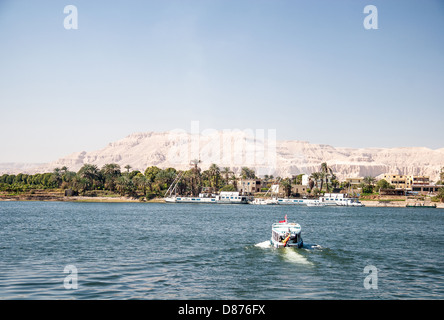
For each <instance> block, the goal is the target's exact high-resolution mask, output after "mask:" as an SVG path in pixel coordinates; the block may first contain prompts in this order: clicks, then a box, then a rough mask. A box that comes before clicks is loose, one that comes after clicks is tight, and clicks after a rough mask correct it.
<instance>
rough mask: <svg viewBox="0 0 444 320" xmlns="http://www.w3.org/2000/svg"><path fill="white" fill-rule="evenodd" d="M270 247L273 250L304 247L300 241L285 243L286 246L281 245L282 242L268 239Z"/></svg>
mask: <svg viewBox="0 0 444 320" xmlns="http://www.w3.org/2000/svg"><path fill="white" fill-rule="evenodd" d="M270 244H271V246H273V247H275V248H302V246H303V245H304V241H303V240H302V239H301V241H299V242H296V243H294V242H290V241H289V242H287V244H285V245H284V244H283V243H282V242H278V241H275V240H274V239H273V238H271V239H270Z"/></svg>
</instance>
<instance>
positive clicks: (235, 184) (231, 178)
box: [230, 174, 239, 190]
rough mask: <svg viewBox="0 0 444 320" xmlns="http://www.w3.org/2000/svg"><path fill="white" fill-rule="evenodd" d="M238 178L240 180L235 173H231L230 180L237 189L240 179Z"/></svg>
mask: <svg viewBox="0 0 444 320" xmlns="http://www.w3.org/2000/svg"><path fill="white" fill-rule="evenodd" d="M238 180H239V178H238V177H236V176H235V175H234V174H232V175H231V177H230V181H231V183H232V184H233V186H234V187H235V188H236V190H237V181H238Z"/></svg>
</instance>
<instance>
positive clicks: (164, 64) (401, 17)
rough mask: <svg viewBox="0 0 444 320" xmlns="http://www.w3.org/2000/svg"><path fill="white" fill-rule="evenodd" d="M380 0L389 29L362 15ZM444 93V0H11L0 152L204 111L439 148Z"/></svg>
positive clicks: (296, 131)
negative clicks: (73, 23)
mask: <svg viewBox="0 0 444 320" xmlns="http://www.w3.org/2000/svg"><path fill="white" fill-rule="evenodd" d="M69 4H72V5H75V6H76V7H77V9H78V29H77V30H66V29H65V28H64V25H63V21H64V19H65V17H66V16H67V14H64V13H63V9H64V7H65V6H66V5H69ZM368 4H373V5H375V6H376V7H377V9H378V26H379V29H378V30H366V29H365V28H364V26H363V20H364V18H365V16H366V14H364V13H363V9H364V7H365V6H366V5H368ZM443 101H444V1H439V0H436V1H434V0H427V1H423V0H422V1H419V0H418V1H405V0H402V1H401V0H399V1H395V0H391V1H358V0H350V1H339V0H338V1H331V0H328V1H327V0H326V1H316V0H313V1H307V0H304V1H296V0H281V1H273V0H202V1H197V0H180V1H169V0H158V1H91V0H89V1H71V0H69V1H68V0H67V1H60V0H58V1H43V0H41V1H31V0H29V1H24V0H14V1H12V0H11V1H8V0H6V1H5V0H0V117H1V118H0V119H1V122H0V123H1V124H0V137H1V138H0V150H1V151H0V162H46V161H52V160H55V159H57V158H59V157H62V156H65V155H67V154H70V153H72V152H76V151H82V150H86V151H92V150H95V149H99V148H102V147H104V146H105V145H107V144H108V143H109V142H111V141H115V140H117V139H120V138H123V137H125V136H126V135H128V134H130V133H133V132H144V131H167V130H171V129H175V128H182V129H185V130H190V123H191V121H193V120H197V121H200V128H201V129H205V128H215V129H230V128H233V129H234V128H237V129H246V128H251V129H277V138H278V139H297V140H307V141H310V142H312V143H322V144H330V145H333V146H341V147H343V146H349V147H395V146H425V147H430V148H433V149H435V148H442V147H444V130H443V121H444V102H443Z"/></svg>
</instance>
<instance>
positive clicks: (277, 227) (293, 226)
mask: <svg viewBox="0 0 444 320" xmlns="http://www.w3.org/2000/svg"><path fill="white" fill-rule="evenodd" d="M271 228H272V230H274V231H276V232H288V229H290V232H296V233H298V232H300V231H301V226H300V225H299V224H298V223H296V222H279V223H273V225H272V226H271Z"/></svg>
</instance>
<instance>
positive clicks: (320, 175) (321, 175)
mask: <svg viewBox="0 0 444 320" xmlns="http://www.w3.org/2000/svg"><path fill="white" fill-rule="evenodd" d="M318 174H319V179H320V180H321V187H320V188H319V190H320V191H322V187H323V185H324V179H326V180H327V174H326V173H325V172H323V171H321V172H318Z"/></svg>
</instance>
